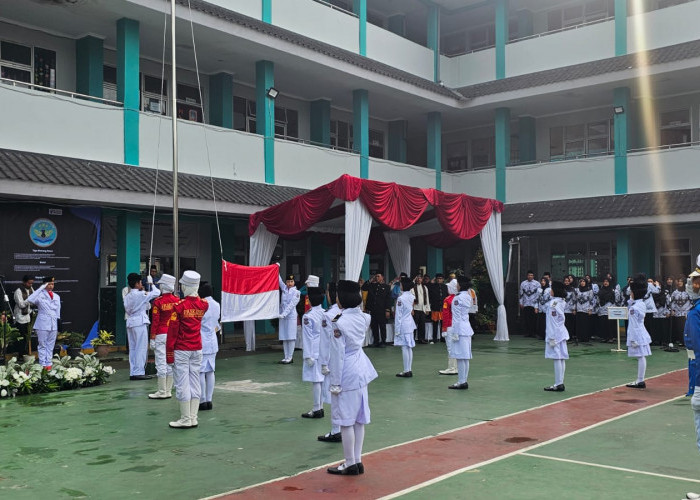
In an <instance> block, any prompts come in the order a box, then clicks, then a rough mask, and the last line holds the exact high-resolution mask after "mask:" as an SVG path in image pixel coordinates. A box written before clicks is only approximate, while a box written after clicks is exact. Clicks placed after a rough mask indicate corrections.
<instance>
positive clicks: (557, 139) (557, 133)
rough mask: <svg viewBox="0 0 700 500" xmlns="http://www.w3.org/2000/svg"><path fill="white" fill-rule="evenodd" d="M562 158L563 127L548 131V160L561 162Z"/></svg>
mask: <svg viewBox="0 0 700 500" xmlns="http://www.w3.org/2000/svg"><path fill="white" fill-rule="evenodd" d="M562 158H564V127H552V128H550V129H549V159H550V160H561V159H562Z"/></svg>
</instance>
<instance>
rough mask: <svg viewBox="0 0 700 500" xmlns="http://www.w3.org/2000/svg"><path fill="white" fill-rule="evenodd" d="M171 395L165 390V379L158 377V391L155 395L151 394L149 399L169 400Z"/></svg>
mask: <svg viewBox="0 0 700 500" xmlns="http://www.w3.org/2000/svg"><path fill="white" fill-rule="evenodd" d="M170 397H171V396H170V393H168V392H166V390H165V377H158V391H156V392H154V393H153V394H149V395H148V398H149V399H168V398H170Z"/></svg>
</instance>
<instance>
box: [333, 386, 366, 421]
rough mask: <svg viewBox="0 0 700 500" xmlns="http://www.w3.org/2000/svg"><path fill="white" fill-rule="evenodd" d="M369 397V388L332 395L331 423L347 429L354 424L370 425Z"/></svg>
mask: <svg viewBox="0 0 700 500" xmlns="http://www.w3.org/2000/svg"><path fill="white" fill-rule="evenodd" d="M369 417H370V413H369V395H368V393H367V386H364V387H362V388H361V389H356V390H354V391H342V392H341V393H340V394H331V423H332V424H333V425H340V426H343V427H347V426H350V425H354V424H369V422H370V418H369Z"/></svg>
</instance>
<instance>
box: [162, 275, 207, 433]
mask: <svg viewBox="0 0 700 500" xmlns="http://www.w3.org/2000/svg"><path fill="white" fill-rule="evenodd" d="M200 278H201V277H200V275H199V273H196V272H194V271H185V272H184V273H183V274H182V278H180V284H181V285H182V293H183V294H184V295H185V298H184V299H182V300H181V301H179V302H178V303H177V304H175V305H174V306H173V312H172V314H171V315H170V323H169V325H168V340H167V342H166V350H165V354H166V360H167V362H168V363H169V364H173V363H174V366H173V375H174V376H175V397H176V398H177V400H178V402H179V403H180V420H176V421H174V422H170V427H173V428H176V429H191V428H193V427H197V425H198V422H197V413H198V412H199V397H200V395H201V385H200V384H199V369H200V367H201V365H202V333H201V327H202V317H203V316H204V313H205V312H207V309H208V308H209V304H208V303H207V301H206V300H204V299H200V298H199V296H198V295H197V290H198V289H199V280H200Z"/></svg>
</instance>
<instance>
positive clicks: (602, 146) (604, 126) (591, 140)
mask: <svg viewBox="0 0 700 500" xmlns="http://www.w3.org/2000/svg"><path fill="white" fill-rule="evenodd" d="M608 123H609V122H608V121H603V122H593V123H589V124H588V131H587V133H588V138H587V142H586V152H587V154H589V155H600V154H607V152H608V151H609V149H608Z"/></svg>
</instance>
